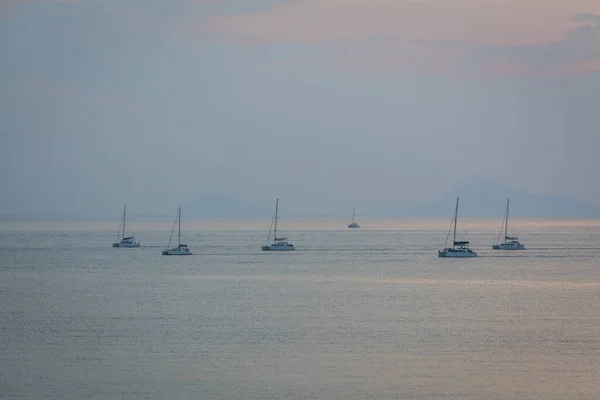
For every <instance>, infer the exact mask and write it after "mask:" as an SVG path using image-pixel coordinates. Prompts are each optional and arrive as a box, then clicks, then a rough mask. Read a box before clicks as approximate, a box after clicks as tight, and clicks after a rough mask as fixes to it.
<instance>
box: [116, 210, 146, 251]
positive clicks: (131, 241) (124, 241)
mask: <svg viewBox="0 0 600 400" xmlns="http://www.w3.org/2000/svg"><path fill="white" fill-rule="evenodd" d="M126 214H127V205H125V206H124V208H123V217H122V218H121V225H120V226H119V232H117V239H116V240H117V241H115V242H114V243H113V244H112V247H129V248H132V247H140V246H141V244H140V242H136V241H135V237H133V236H129V237H125V216H126ZM121 233H123V235H122V236H121V240H120V241H119V235H120V234H121Z"/></svg>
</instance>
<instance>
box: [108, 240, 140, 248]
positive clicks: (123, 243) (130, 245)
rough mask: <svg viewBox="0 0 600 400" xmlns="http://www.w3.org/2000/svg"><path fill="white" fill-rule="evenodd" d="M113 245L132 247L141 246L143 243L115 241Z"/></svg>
mask: <svg viewBox="0 0 600 400" xmlns="http://www.w3.org/2000/svg"><path fill="white" fill-rule="evenodd" d="M112 246H113V247H124V248H130V249H132V248H136V247H141V246H142V245H141V243H140V242H117V243H113V245H112Z"/></svg>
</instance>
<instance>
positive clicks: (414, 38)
mask: <svg viewBox="0 0 600 400" xmlns="http://www.w3.org/2000/svg"><path fill="white" fill-rule="evenodd" d="M598 104H600V2H598V1H597V0H554V1H547V0H487V1H485V2H484V1H480V0H361V1H359V0H237V1H228V0H170V1H168V2H166V1H162V0H129V1H123V0H60V1H59V0H4V1H2V2H0V138H1V139H2V145H1V146H0V185H1V187H2V188H3V190H2V196H0V209H1V210H2V211H1V212H0V214H3V215H71V214H72V215H118V214H119V213H120V212H121V209H122V205H123V204H125V203H127V204H128V209H129V210H131V212H133V213H138V214H151V215H154V214H174V213H175V212H176V208H177V207H178V206H180V205H182V206H184V207H185V206H186V205H190V204H206V207H207V208H209V209H210V208H211V207H213V206H215V207H216V205H215V202H216V203H218V202H220V201H240V202H242V203H243V202H247V203H249V204H256V205H264V204H268V207H269V210H270V209H271V208H272V205H273V203H274V199H275V197H280V198H281V199H282V200H281V201H282V203H281V205H282V209H283V210H285V211H286V212H288V213H291V214H311V213H312V214H314V213H318V214H345V213H347V214H350V213H351V209H352V207H356V208H357V214H361V213H363V214H364V213H369V212H374V211H376V210H378V209H384V208H389V207H390V206H407V207H408V206H413V205H416V204H419V203H421V202H425V201H429V200H432V199H434V198H436V197H438V196H440V194H441V193H443V192H444V191H447V190H450V189H451V188H452V187H454V186H455V185H459V184H460V182H462V181H464V180H465V179H470V178H478V179H480V178H483V179H488V180H490V181H492V182H497V183H498V184H502V185H506V186H509V187H514V188H516V189H520V190H524V191H527V192H530V193H552V194H562V195H568V196H572V197H574V198H576V199H579V200H582V201H585V202H588V203H591V204H593V205H595V206H599V207H600V185H598V184H597V183H598V178H599V177H600V172H599V171H600V157H598V149H600V113H599V112H598ZM232 199H233V200H232ZM450 208H452V205H450Z"/></svg>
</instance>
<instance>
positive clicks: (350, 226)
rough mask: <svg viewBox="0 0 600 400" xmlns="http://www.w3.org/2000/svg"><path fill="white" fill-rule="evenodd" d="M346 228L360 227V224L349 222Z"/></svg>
mask: <svg viewBox="0 0 600 400" xmlns="http://www.w3.org/2000/svg"><path fill="white" fill-rule="evenodd" d="M348 228H360V225H358V224H357V223H356V222H354V223H352V224H349V225H348Z"/></svg>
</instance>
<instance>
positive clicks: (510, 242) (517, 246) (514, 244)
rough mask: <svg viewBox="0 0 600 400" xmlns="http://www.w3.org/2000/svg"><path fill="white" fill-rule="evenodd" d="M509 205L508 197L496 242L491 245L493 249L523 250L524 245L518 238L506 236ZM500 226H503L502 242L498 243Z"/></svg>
mask: <svg viewBox="0 0 600 400" xmlns="http://www.w3.org/2000/svg"><path fill="white" fill-rule="evenodd" d="M509 206H510V199H508V200H507V201H506V214H505V215H504V221H502V227H501V228H500V233H499V234H498V244H494V245H492V249H494V250H525V245H524V244H522V243H521V242H519V238H518V237H516V236H508V210H509ZM502 228H504V243H500V235H502Z"/></svg>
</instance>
